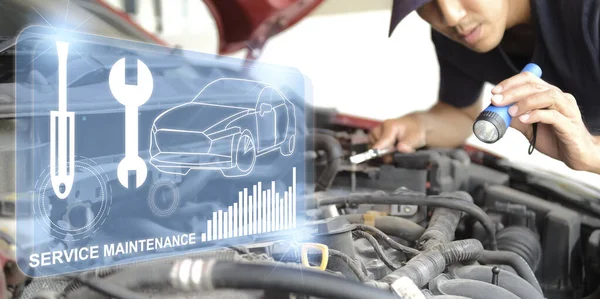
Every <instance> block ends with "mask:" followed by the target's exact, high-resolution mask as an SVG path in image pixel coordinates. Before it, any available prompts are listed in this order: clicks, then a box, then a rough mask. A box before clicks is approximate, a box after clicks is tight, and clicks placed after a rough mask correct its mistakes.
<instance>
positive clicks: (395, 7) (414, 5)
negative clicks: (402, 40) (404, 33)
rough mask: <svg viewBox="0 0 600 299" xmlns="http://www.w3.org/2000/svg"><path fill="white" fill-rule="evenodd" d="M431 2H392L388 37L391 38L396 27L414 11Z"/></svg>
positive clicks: (400, 0) (422, 0) (429, 0)
mask: <svg viewBox="0 0 600 299" xmlns="http://www.w3.org/2000/svg"><path fill="white" fill-rule="evenodd" d="M431 1H432V0H394V2H393V4H392V18H391V20H390V32H389V33H388V37H389V36H392V33H393V32H394V29H396V26H398V24H399V23H400V22H401V21H402V20H403V19H404V18H406V16H408V15H409V14H410V13H411V12H413V11H414V10H416V9H418V8H420V7H421V6H423V5H425V4H427V3H429V2H431Z"/></svg>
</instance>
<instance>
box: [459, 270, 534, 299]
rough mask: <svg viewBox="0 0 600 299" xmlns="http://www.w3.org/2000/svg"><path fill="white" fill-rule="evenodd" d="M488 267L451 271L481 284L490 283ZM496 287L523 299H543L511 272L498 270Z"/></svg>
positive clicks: (490, 274) (490, 276)
mask: <svg viewBox="0 0 600 299" xmlns="http://www.w3.org/2000/svg"><path fill="white" fill-rule="evenodd" d="M493 268H494V267H490V266H463V267H459V268H457V269H455V270H453V271H452V273H453V274H454V276H456V277H458V278H463V279H472V280H478V281H482V282H491V281H492V277H493V273H492V269H493ZM499 270H500V272H499V273H498V286H499V287H502V288H504V289H507V290H509V291H510V292H511V293H513V294H515V295H517V296H519V297H521V298H524V299H544V296H543V295H542V294H540V293H538V291H537V290H536V289H535V288H534V287H533V286H532V285H530V284H529V283H528V282H527V281H525V280H524V279H523V278H521V277H519V276H518V275H516V274H513V273H512V272H509V271H506V270H503V269H499Z"/></svg>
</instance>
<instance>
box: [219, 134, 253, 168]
mask: <svg viewBox="0 0 600 299" xmlns="http://www.w3.org/2000/svg"><path fill="white" fill-rule="evenodd" d="M234 144H236V146H235V151H234V152H233V153H232V155H231V156H232V160H233V161H232V162H233V163H232V164H233V168H229V169H221V172H222V173H223V175H224V176H228V177H231V176H244V175H247V174H249V173H250V172H251V171H252V169H253V168H254V163H255V162H256V146H255V144H254V138H252V134H250V132H249V131H244V132H243V133H242V134H241V135H240V137H239V138H238V139H237V143H235V142H234Z"/></svg>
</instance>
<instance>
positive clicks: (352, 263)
mask: <svg viewBox="0 0 600 299" xmlns="http://www.w3.org/2000/svg"><path fill="white" fill-rule="evenodd" d="M329 255H330V256H335V257H337V258H340V259H341V260H343V261H344V262H345V263H346V264H347V265H348V267H349V268H350V270H352V272H354V274H355V275H356V277H357V278H358V280H360V281H361V282H366V281H368V280H369V277H367V275H365V273H364V272H363V271H362V270H361V268H360V266H359V265H358V263H357V262H356V261H355V260H353V259H352V258H351V257H350V256H348V255H347V254H345V253H343V252H341V251H338V250H335V249H331V248H330V249H329Z"/></svg>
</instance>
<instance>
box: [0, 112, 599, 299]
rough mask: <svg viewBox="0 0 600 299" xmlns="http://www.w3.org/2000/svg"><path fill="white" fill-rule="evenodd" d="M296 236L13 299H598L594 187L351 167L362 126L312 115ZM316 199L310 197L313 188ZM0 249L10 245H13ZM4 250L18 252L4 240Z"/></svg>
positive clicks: (83, 276) (332, 115)
mask: <svg viewBox="0 0 600 299" xmlns="http://www.w3.org/2000/svg"><path fill="white" fill-rule="evenodd" d="M314 116H315V124H316V128H314V129H313V130H311V133H310V135H309V138H308V139H307V140H306V142H307V144H308V145H310V146H308V147H307V148H309V149H311V150H310V152H307V157H308V158H307V163H309V165H311V167H313V169H314V179H313V180H312V182H309V183H310V184H314V192H312V193H310V194H306V195H305V201H304V202H305V204H306V210H305V214H306V215H305V217H306V221H305V226H304V227H303V228H302V230H303V231H302V232H301V233H298V234H297V236H296V237H294V238H293V239H283V240H273V241H269V242H254V243H251V244H248V245H246V246H231V247H230V248H224V249H223V250H217V251H209V252H199V253H196V254H192V255H187V256H182V257H178V258H168V259H161V260H154V261H149V262H144V263H138V264H129V265H124V266H119V267H114V268H106V269H98V270H96V271H89V272H84V273H75V274H72V275H67V276H60V277H45V278H35V279H26V278H24V277H20V276H19V275H18V271H14V270H15V269H14V263H12V266H13V269H12V270H11V267H10V265H11V263H10V262H8V263H5V266H4V276H5V279H4V281H5V282H4V283H5V284H6V287H7V288H8V290H9V293H10V295H11V296H12V297H13V298H17V297H20V298H38V299H42V298H369V297H373V298H439V299H442V298H448V299H450V298H456V299H458V298H473V299H488V298H515V299H516V298H522V299H525V298H527V299H530V298H597V297H596V296H598V295H599V293H600V291H599V290H600V288H598V285H600V203H599V202H598V198H599V197H598V191H597V190H595V189H593V188H589V187H586V186H583V185H580V184H577V183H575V182H570V181H567V180H564V179H560V178H553V177H548V176H545V175H544V174H541V173H535V172H533V171H529V170H527V169H524V168H522V167H519V166H518V165H514V164H511V163H510V162H508V161H506V160H504V159H500V158H498V157H495V156H493V155H489V154H487V153H484V152H482V151H479V150H476V149H473V148H469V147H465V148H458V149H444V150H441V149H422V150H419V151H416V152H414V153H410V154H399V153H396V154H394V155H393V159H392V160H393V161H392V162H391V163H385V164H384V163H383V162H381V161H379V160H373V161H370V162H368V163H363V164H358V165H355V164H351V163H350V162H348V157H349V156H351V155H353V154H355V153H359V152H363V151H365V150H366V149H368V137H367V129H365V128H366V127H365V126H364V124H361V123H360V121H356V120H350V121H349V120H348V119H345V118H343V117H340V114H338V113H337V112H336V111H334V110H327V109H316V110H315V113H314ZM311 189H312V188H311ZM5 239H7V240H6V242H7V243H8V244H9V245H10V243H11V242H14V241H11V240H10V239H9V238H5ZM12 245H14V244H12Z"/></svg>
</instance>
